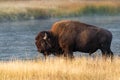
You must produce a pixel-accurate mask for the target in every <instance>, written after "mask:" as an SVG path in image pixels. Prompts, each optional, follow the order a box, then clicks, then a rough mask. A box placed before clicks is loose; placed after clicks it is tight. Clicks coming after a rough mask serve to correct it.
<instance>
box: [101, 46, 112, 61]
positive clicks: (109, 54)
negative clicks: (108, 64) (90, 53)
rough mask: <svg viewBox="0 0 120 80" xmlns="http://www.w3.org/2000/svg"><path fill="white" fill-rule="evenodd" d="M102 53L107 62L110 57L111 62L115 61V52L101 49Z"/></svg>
mask: <svg viewBox="0 0 120 80" xmlns="http://www.w3.org/2000/svg"><path fill="white" fill-rule="evenodd" d="M101 51H102V57H103V58H104V59H105V60H106V58H107V57H110V58H111V60H112V59H113V56H114V55H113V52H112V51H111V49H110V48H109V49H101Z"/></svg>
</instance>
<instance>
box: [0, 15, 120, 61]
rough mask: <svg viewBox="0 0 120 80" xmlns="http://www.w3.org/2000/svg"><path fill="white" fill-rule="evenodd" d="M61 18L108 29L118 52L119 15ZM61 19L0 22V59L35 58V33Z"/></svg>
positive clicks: (117, 53)
mask: <svg viewBox="0 0 120 80" xmlns="http://www.w3.org/2000/svg"><path fill="white" fill-rule="evenodd" d="M62 19H71V20H78V21H81V22H85V23H88V24H92V25H96V26H99V27H103V28H105V29H108V30H110V31H111V32H112V34H113V41H112V45H111V49H112V51H113V52H114V53H115V54H116V55H119V54H120V16H114V17H110V16H107V17H106V16H104V17H77V18H62ZM62 19H56V18H51V19H47V20H32V21H21V22H7V23H0V60H12V59H35V58H36V57H37V55H38V52H37V49H36V46H35V44H34V38H35V36H36V35H37V33H38V32H39V31H42V30H49V29H50V28H51V25H52V24H53V23H54V22H56V21H59V20H62ZM98 52H99V51H98Z"/></svg>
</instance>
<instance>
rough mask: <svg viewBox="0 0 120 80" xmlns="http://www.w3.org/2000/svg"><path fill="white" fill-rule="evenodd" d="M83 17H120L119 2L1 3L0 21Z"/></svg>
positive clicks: (43, 0)
mask: <svg viewBox="0 0 120 80" xmlns="http://www.w3.org/2000/svg"><path fill="white" fill-rule="evenodd" d="M83 15H120V2H119V1H79V0H62V1H61V0H57V1H56V0H40V1H34V0H33V1H29V0H28V1H1V2H0V21H9V20H11V21H16V20H28V19H43V18H49V17H69V16H83Z"/></svg>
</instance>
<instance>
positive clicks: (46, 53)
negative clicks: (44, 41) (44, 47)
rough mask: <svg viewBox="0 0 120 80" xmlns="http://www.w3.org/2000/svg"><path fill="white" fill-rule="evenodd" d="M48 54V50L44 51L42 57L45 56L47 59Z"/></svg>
mask: <svg viewBox="0 0 120 80" xmlns="http://www.w3.org/2000/svg"><path fill="white" fill-rule="evenodd" d="M48 54H49V53H48V52H44V54H43V55H44V57H45V60H46V59H47V56H48Z"/></svg>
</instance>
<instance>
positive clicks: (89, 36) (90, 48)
mask: <svg viewBox="0 0 120 80" xmlns="http://www.w3.org/2000/svg"><path fill="white" fill-rule="evenodd" d="M47 33H48V34H47V35H49V34H51V37H49V39H50V40H51V41H50V44H51V45H52V48H51V49H50V50H52V49H53V50H54V49H55V48H56V47H59V48H60V50H61V51H60V52H62V53H61V54H63V55H64V56H65V57H70V58H72V57H73V52H75V51H80V52H85V53H89V54H92V53H94V52H95V51H96V50H98V49H100V50H101V52H102V56H105V57H107V56H109V57H111V58H112V57H113V53H112V51H111V49H110V46H111V41H112V34H111V32H110V31H108V30H105V29H103V28H99V27H96V26H93V25H88V24H85V23H81V22H78V21H70V20H65V21H59V22H56V23H54V24H53V26H52V28H51V30H50V31H47ZM44 34H45V33H44ZM54 42H55V44H52V43H54ZM56 45H57V46H56ZM38 46H39V45H38ZM54 52H55V51H54Z"/></svg>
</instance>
